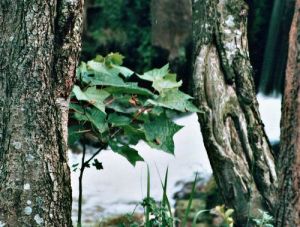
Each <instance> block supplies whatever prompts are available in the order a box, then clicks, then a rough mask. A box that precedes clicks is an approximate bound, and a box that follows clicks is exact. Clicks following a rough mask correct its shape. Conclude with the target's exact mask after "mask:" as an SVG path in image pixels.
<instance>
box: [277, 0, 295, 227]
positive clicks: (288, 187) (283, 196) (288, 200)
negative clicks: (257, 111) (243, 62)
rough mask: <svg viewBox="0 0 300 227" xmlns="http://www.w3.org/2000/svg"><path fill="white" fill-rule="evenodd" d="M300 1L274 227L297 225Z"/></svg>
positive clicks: (284, 115) (285, 104)
mask: <svg viewBox="0 0 300 227" xmlns="http://www.w3.org/2000/svg"><path fill="white" fill-rule="evenodd" d="M299 11H300V0H297V1H296V6H295V13H294V18H293V22H292V26H291V30H290V38H289V54H288V62H287V69H286V78H285V92H284V98H283V108H282V119H281V138H280V140H281V145H280V158H279V164H278V175H279V176H280V179H279V204H278V211H277V215H276V226H300V135H299V132H300V131H299V130H300V60H299V59H300V52H299V45H300V36H299V35H300V13H299Z"/></svg>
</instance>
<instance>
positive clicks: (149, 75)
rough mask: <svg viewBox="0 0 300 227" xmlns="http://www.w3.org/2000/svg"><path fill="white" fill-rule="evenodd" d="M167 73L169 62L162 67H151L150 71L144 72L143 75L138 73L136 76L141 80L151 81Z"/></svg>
mask: <svg viewBox="0 0 300 227" xmlns="http://www.w3.org/2000/svg"><path fill="white" fill-rule="evenodd" d="M168 73H169V64H167V65H165V66H164V67H162V68H160V69H153V70H151V71H148V72H146V73H144V74H143V75H138V76H139V77H140V78H141V79H143V80H147V81H152V82H153V81H155V80H158V79H161V78H163V77H164V76H166V75H167V74H168Z"/></svg>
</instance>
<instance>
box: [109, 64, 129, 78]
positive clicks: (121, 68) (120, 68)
mask: <svg viewBox="0 0 300 227" xmlns="http://www.w3.org/2000/svg"><path fill="white" fill-rule="evenodd" d="M111 67H112V68H114V69H116V71H117V72H118V73H120V74H122V75H123V76H124V77H125V78H129V77H131V76H132V75H133V74H134V72H133V71H132V70H130V69H128V68H126V67H124V66H120V65H112V66H111Z"/></svg>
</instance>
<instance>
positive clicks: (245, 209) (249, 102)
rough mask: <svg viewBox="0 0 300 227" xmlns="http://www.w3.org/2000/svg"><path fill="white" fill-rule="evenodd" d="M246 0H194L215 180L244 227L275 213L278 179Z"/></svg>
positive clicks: (199, 92) (204, 123)
mask: <svg viewBox="0 0 300 227" xmlns="http://www.w3.org/2000/svg"><path fill="white" fill-rule="evenodd" d="M247 13H248V6H247V5H246V4H245V2H244V1H243V0H224V1H218V0H202V1H199V0H194V3H193V15H194V19H193V26H194V28H193V33H194V34H193V37H194V44H195V53H194V54H195V65H194V78H193V79H194V86H195V92H194V96H195V98H196V101H197V102H198V106H199V108H200V110H201V113H200V114H199V121H200V124H201V130H202V134H203V138H204V143H205V147H206V149H207V152H208V156H209V159H210V162H211V165H212V168H213V172H214V176H215V178H216V181H217V183H218V186H219V189H220V191H221V193H222V195H223V197H224V199H225V203H226V204H227V205H228V206H230V207H232V208H234V210H235V220H236V222H237V225H238V226H246V225H247V224H249V226H251V219H252V218H255V217H258V209H262V210H268V211H270V212H271V213H273V212H272V211H273V209H274V202H275V196H276V195H275V193H276V187H277V175H276V171H275V164H274V158H273V154H272V151H271V148H270V144H269V141H268V139H267V137H266V134H265V131H264V125H263V123H262V122H261V119H260V114H259V111H258V103H257V100H256V97H255V89H254V84H253V78H252V77H253V75H252V68H251V65H250V61H249V53H248V44H247Z"/></svg>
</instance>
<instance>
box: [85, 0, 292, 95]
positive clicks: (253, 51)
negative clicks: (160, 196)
mask: <svg viewBox="0 0 300 227" xmlns="http://www.w3.org/2000/svg"><path fill="white" fill-rule="evenodd" d="M294 1H295V0H286V1H282V0H249V1H248V4H249V23H248V36H249V49H250V59H251V62H252V65H253V69H254V79H255V83H256V87H257V89H258V88H259V87H260V88H261V90H262V91H263V92H264V93H266V94H268V93H272V92H274V91H277V93H278V92H281V89H282V85H283V78H284V72H285V71H284V68H285V62H286V53H287V45H288V44H287V40H288V28H289V24H290V21H291V15H292V12H293V8H292V7H293V3H294ZM276 2H277V11H276V12H275V14H274V10H273V9H274V8H275V7H274V5H276V4H275V3H276ZM191 8H192V4H191V0H176V1H173V0H86V3H85V16H84V34H83V51H82V56H81V58H82V60H84V61H87V60H89V59H92V58H93V57H95V56H96V54H101V55H107V54H108V53H110V52H120V53H121V54H122V55H124V56H125V57H126V58H125V62H124V64H125V66H127V67H129V68H131V69H133V70H134V71H136V72H143V71H147V70H149V69H151V68H154V67H161V66H163V65H165V64H166V63H167V62H170V68H171V70H172V71H174V72H175V73H177V75H178V77H179V78H178V79H181V80H183V87H182V89H183V90H184V91H185V92H189V93H191V92H190V90H191V80H190V78H191V73H192V44H191V30H192V28H191V24H192V22H191V20H192V14H191V12H192V9H191ZM272 12H273V15H272ZM271 18H272V23H273V26H270V25H271V24H270V21H271ZM268 37H269V38H268ZM268 42H272V43H271V45H269V46H268V45H267V43H268ZM266 47H267V50H266ZM274 51H276V53H277V54H280V58H278V57H277V54H275V55H270V54H269V56H272V59H270V57H268V53H274ZM266 57H267V59H265V58H266ZM263 64H266V67H265V68H267V73H264V75H262V70H263V68H264V66H263Z"/></svg>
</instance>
